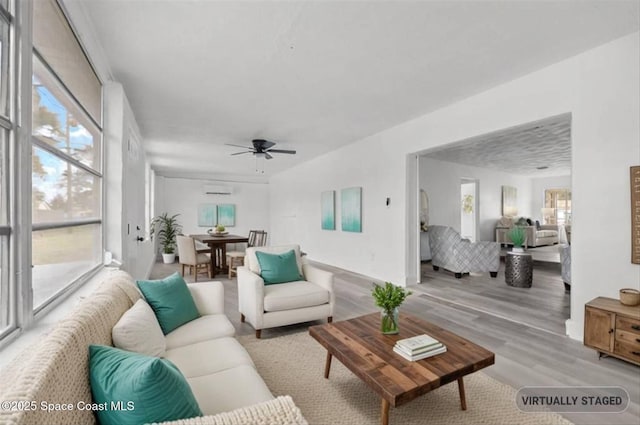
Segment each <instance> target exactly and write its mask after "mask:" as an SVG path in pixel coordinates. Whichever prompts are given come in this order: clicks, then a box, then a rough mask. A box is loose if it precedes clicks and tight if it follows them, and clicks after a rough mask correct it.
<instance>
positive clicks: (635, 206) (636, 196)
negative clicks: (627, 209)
mask: <svg viewBox="0 0 640 425" xmlns="http://www.w3.org/2000/svg"><path fill="white" fill-rule="evenodd" d="M630 174H631V262H632V263H633V264H640V165H636V166H634V167H631V169H630Z"/></svg>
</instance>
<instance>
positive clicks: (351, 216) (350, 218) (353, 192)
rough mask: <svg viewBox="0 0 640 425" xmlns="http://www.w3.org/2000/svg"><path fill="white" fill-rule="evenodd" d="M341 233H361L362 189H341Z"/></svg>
mask: <svg viewBox="0 0 640 425" xmlns="http://www.w3.org/2000/svg"><path fill="white" fill-rule="evenodd" d="M340 200H341V204H342V217H341V221H342V231H344V232H362V188H361V187H349V188H347V189H342V192H341V199H340Z"/></svg>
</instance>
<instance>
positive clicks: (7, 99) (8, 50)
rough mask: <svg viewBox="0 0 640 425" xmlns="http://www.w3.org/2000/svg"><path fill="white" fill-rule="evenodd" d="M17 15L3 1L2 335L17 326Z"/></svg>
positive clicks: (0, 100) (0, 50)
mask: <svg viewBox="0 0 640 425" xmlns="http://www.w3.org/2000/svg"><path fill="white" fill-rule="evenodd" d="M13 22H14V17H13V15H12V14H11V13H10V11H9V9H8V2H6V1H0V338H1V337H2V336H3V335H5V334H6V333H8V332H9V331H11V330H12V329H13V328H15V327H16V321H17V320H16V309H15V299H16V293H15V285H14V284H13V283H12V280H11V274H10V263H9V253H10V242H11V239H10V238H11V234H12V226H11V221H10V208H11V203H10V198H9V192H10V191H9V183H11V179H10V178H9V176H10V174H9V173H10V171H9V167H10V162H9V155H10V153H11V149H10V143H11V141H12V140H13V122H14V120H13V116H14V113H13V110H12V108H11V107H10V105H11V98H12V97H11V95H10V90H11V89H12V88H13V84H12V78H11V77H13V75H12V65H13V63H12V61H11V60H10V55H11V54H12V53H13V45H12V43H13V40H12V39H13V35H12V33H11V31H12V25H13Z"/></svg>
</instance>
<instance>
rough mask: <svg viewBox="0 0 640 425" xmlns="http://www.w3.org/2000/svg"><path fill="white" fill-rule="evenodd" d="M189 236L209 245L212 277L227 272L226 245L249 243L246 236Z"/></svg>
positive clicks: (213, 234)
mask: <svg viewBox="0 0 640 425" xmlns="http://www.w3.org/2000/svg"><path fill="white" fill-rule="evenodd" d="M190 236H191V237H192V238H193V239H196V240H198V241H200V242H202V243H205V244H207V245H209V247H210V248H211V273H212V275H213V276H215V275H216V274H217V273H220V272H223V273H226V272H227V244H229V243H246V242H249V237H248V236H239V235H229V234H226V235H216V234H215V233H211V234H204V235H190Z"/></svg>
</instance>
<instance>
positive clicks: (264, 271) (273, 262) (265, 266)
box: [256, 250, 302, 285]
mask: <svg viewBox="0 0 640 425" xmlns="http://www.w3.org/2000/svg"><path fill="white" fill-rule="evenodd" d="M256 258H257V259H258V263H259V264H260V276H261V277H262V279H263V280H264V284H265V285H271V284H274V283H286V282H294V281H296V280H301V279H302V276H300V272H299V271H298V263H297V262H296V252H295V251H294V250H291V251H287V252H285V253H282V254H268V253H266V252H260V251H256Z"/></svg>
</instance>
